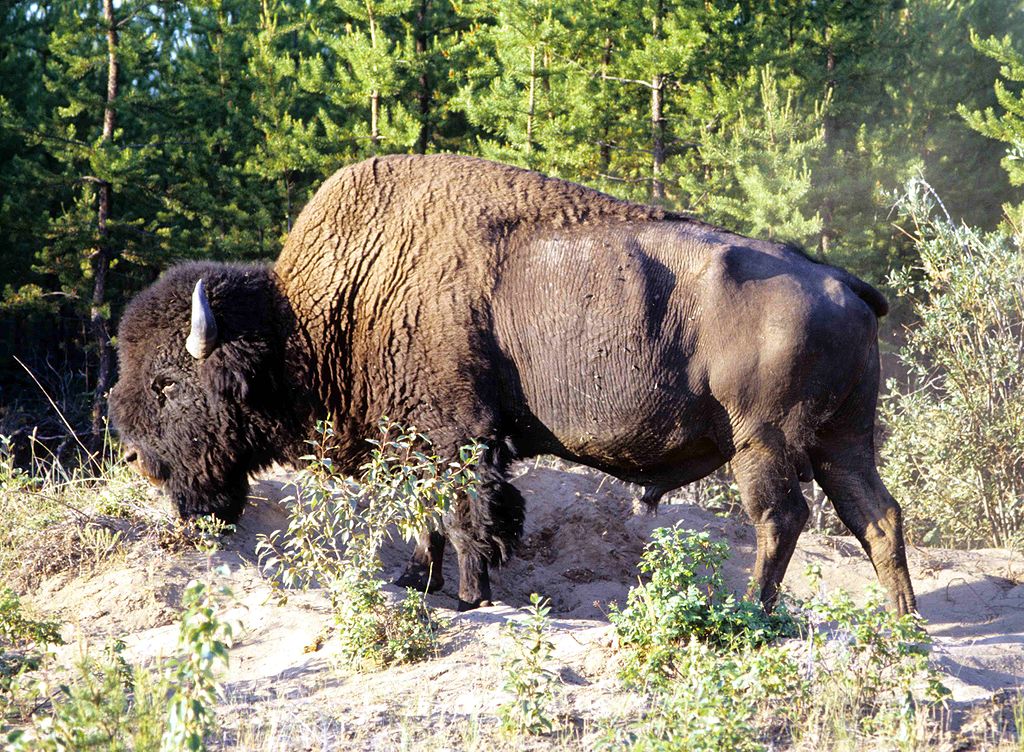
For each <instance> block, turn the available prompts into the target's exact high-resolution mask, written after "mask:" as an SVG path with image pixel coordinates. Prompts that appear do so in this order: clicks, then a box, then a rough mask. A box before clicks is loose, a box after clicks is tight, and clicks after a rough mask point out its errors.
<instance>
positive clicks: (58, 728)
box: [7, 581, 232, 752]
mask: <svg viewBox="0 0 1024 752" xmlns="http://www.w3.org/2000/svg"><path fill="white" fill-rule="evenodd" d="M230 596H231V593H230V591H229V590H227V588H224V587H213V586H211V585H209V584H206V583H202V582H197V581H193V582H190V583H189V584H188V586H187V587H186V589H185V593H184V596H183V599H182V613H181V617H180V631H179V636H178V649H179V650H178V656H177V657H175V658H173V659H171V660H169V661H167V662H165V663H164V664H163V665H162V666H157V667H155V668H139V667H133V666H131V665H129V663H128V662H127V661H126V660H125V658H124V656H123V650H124V644H123V643H121V642H115V643H113V644H112V645H110V646H109V647H108V648H107V649H106V650H105V651H104V653H103V655H102V656H101V657H100V658H94V657H92V656H90V655H88V654H85V655H83V656H82V657H81V658H80V659H79V660H78V661H77V663H76V665H75V667H74V671H73V676H72V677H71V678H70V679H69V680H65V681H62V682H61V683H60V684H59V685H58V686H57V688H56V691H55V692H54V691H53V688H52V687H51V683H50V681H49V679H48V677H47V676H46V675H45V672H44V675H43V676H41V677H38V678H37V679H36V681H35V682H34V683H32V684H31V685H30V686H29V688H28V689H29V691H31V692H32V693H33V698H34V704H35V705H36V707H37V709H39V708H44V707H46V706H47V705H50V707H49V712H47V713H45V714H40V715H36V716H35V717H33V718H32V719H31V723H30V724H29V726H28V727H27V728H23V729H18V730H16V731H13V732H11V733H10V734H8V737H7V741H8V743H9V745H10V747H9V749H10V750H11V752H29V751H30V750H31V751H32V752H37V751H38V752H65V751H67V750H75V751H76V752H77V751H78V750H103V751H104V752H108V751H110V752H122V751H123V752H129V750H131V751H133V752H157V751H158V750H159V752H185V750H201V749H205V746H204V739H205V737H206V736H207V735H208V734H209V732H210V731H211V730H212V728H213V725H214V719H215V713H216V702H217V695H218V693H219V691H220V686H219V682H218V680H217V672H218V671H219V669H220V668H222V667H223V666H225V665H226V664H227V651H228V648H229V647H230V644H231V635H232V627H231V625H230V624H228V623H226V622H224V621H223V620H222V619H221V618H220V617H219V616H218V611H219V610H220V608H221V607H222V606H223V603H224V600H225V599H226V598H229V597H230ZM44 668H45V667H44ZM51 702H52V705H51Z"/></svg>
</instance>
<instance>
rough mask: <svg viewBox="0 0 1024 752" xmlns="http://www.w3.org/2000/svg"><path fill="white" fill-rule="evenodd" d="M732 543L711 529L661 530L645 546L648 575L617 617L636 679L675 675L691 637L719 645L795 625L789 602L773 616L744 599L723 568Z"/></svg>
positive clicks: (757, 639) (760, 639) (755, 639)
mask: <svg viewBox="0 0 1024 752" xmlns="http://www.w3.org/2000/svg"><path fill="white" fill-rule="evenodd" d="M728 557H729V547H728V545H727V544H726V543H724V542H721V541H714V540H712V539H711V536H710V535H709V534H708V533H706V532H705V533H697V532H694V531H692V530H686V529H683V528H680V527H678V526H677V527H670V528H658V529H656V530H654V531H653V533H652V534H651V541H650V542H649V543H648V544H647V546H646V547H645V548H644V553H643V556H642V557H641V559H640V564H639V567H640V571H641V573H643V574H644V575H646V576H647V577H649V580H648V581H647V582H645V583H644V584H642V585H640V586H638V587H634V588H632V589H631V590H630V591H629V595H628V596H627V599H626V607H625V608H624V609H622V610H619V609H618V608H615V607H614V606H613V608H612V611H611V614H610V617H611V621H612V623H613V624H614V625H615V630H616V633H617V634H618V638H619V641H620V643H621V644H622V645H623V646H627V647H629V648H630V649H631V650H630V652H629V665H628V667H627V674H628V676H629V678H630V679H632V680H634V681H648V680H656V679H658V678H661V677H665V676H670V675H673V674H674V673H675V672H676V670H677V668H678V667H677V666H676V665H675V661H676V657H677V655H678V650H679V647H680V646H683V645H686V644H687V643H688V642H689V641H690V639H691V638H695V639H697V640H699V641H701V642H705V643H709V644H712V645H715V646H727V645H735V644H737V643H744V644H751V645H756V644H762V643H765V642H768V641H769V640H771V639H774V638H775V637H777V636H779V635H780V634H783V633H787V632H788V631H790V630H791V628H792V624H791V620H790V618H789V614H788V613H787V611H786V608H785V605H784V604H783V605H782V606H781V607H780V608H779V609H778V610H777V611H776V613H775V614H773V615H771V616H769V615H766V614H765V612H764V609H762V608H761V604H760V603H755V602H752V601H750V600H747V599H740V600H737V598H736V597H735V596H734V595H733V594H732V593H731V592H730V591H729V589H728V588H727V587H726V586H725V582H724V580H723V578H722V574H721V571H720V570H721V566H722V564H723V563H724V562H725V560H726V559H727V558H728Z"/></svg>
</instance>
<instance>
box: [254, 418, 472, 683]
mask: <svg viewBox="0 0 1024 752" xmlns="http://www.w3.org/2000/svg"><path fill="white" fill-rule="evenodd" d="M380 430H381V438H380V439H378V440H376V441H372V442H371V443H372V444H373V446H374V449H373V450H372V451H371V453H370V459H369V461H368V462H367V463H366V464H364V465H363V466H362V468H361V470H362V474H361V476H360V478H359V480H358V481H356V480H352V479H350V478H346V477H344V476H342V475H341V474H340V473H339V472H338V470H337V468H336V466H335V464H334V461H333V459H332V457H331V454H332V449H333V446H332V445H333V439H334V431H333V429H332V427H331V425H330V424H329V423H318V424H317V432H318V434H319V436H320V439H319V441H318V442H317V443H316V444H315V446H316V451H315V453H314V454H312V455H309V456H307V457H306V458H304V459H306V460H307V461H308V462H309V468H308V469H307V470H305V471H304V472H303V473H301V474H300V476H299V479H298V481H297V483H296V493H295V496H294V497H293V498H292V499H291V500H290V512H291V518H290V521H289V524H288V529H287V530H286V531H285V532H284V533H283V534H282V532H281V531H275V532H273V533H272V534H271V535H269V536H266V537H261V539H260V542H259V545H258V550H259V552H260V554H261V556H262V561H263V565H264V567H265V569H266V570H267V571H268V572H269V574H270V575H271V577H272V579H273V582H274V584H275V586H281V587H285V588H288V587H299V588H308V587H310V586H312V585H314V584H316V585H320V586H322V587H324V588H326V589H327V591H328V594H329V597H330V599H331V606H332V611H333V614H334V621H335V625H336V627H337V629H336V633H337V635H338V638H339V640H340V647H341V651H342V654H343V655H344V656H346V657H348V658H351V659H353V660H354V662H355V663H356V664H357V665H360V666H362V667H379V666H387V665H390V664H392V663H399V662H409V661H415V660H420V659H422V658H425V657H427V656H428V655H432V654H433V653H434V652H435V650H436V632H437V628H438V625H437V622H436V620H435V619H434V618H433V616H432V614H431V612H430V610H429V609H428V608H427V606H426V604H425V602H424V600H423V597H422V596H421V595H419V594H417V593H412V592H410V593H408V595H407V597H406V598H405V600H404V601H402V602H401V603H399V604H397V605H395V604H392V603H391V602H390V601H389V600H388V597H387V595H386V594H385V592H384V591H383V590H382V585H383V583H382V582H381V580H380V578H379V573H380V567H381V565H380V559H379V554H380V550H381V547H382V546H383V545H384V543H385V541H386V540H387V539H388V538H389V537H390V536H391V535H392V530H394V529H397V531H398V533H399V534H400V535H401V536H402V537H403V538H405V539H406V540H411V539H412V538H414V537H415V536H416V535H417V534H418V533H419V532H420V531H421V530H423V529H427V528H436V527H437V526H438V524H439V522H440V519H441V517H442V515H443V514H444V512H445V511H447V509H448V508H449V506H450V505H451V504H452V503H453V502H454V500H455V499H456V498H457V496H458V495H460V494H467V495H470V496H472V495H474V494H476V492H477V491H476V488H477V482H478V481H477V477H476V473H475V472H474V467H475V466H476V464H477V463H478V462H479V458H480V453H481V451H482V447H481V446H480V445H478V444H472V445H469V446H465V447H462V448H461V449H460V450H459V458H458V459H457V460H455V461H452V462H448V463H445V462H443V461H442V460H441V459H440V458H438V457H437V456H435V455H432V454H429V453H428V452H429V447H430V442H429V440H428V439H427V437H426V436H424V435H422V434H420V433H418V432H417V431H416V430H415V429H414V428H409V429H404V428H402V427H400V426H398V425H397V424H395V423H392V422H391V421H389V420H387V419H386V418H385V419H383V420H382V421H381V423H380ZM283 597H285V594H284V593H282V598H283Z"/></svg>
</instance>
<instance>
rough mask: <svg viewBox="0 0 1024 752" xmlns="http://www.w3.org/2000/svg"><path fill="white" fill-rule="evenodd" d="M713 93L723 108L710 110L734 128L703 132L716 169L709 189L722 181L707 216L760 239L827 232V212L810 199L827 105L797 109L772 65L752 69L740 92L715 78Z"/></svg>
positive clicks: (704, 152) (705, 152)
mask: <svg viewBox="0 0 1024 752" xmlns="http://www.w3.org/2000/svg"><path fill="white" fill-rule="evenodd" d="M712 91H713V92H714V95H713V96H712V100H713V101H715V102H716V103H718V105H719V109H718V110H717V111H715V110H713V111H712V112H710V113H709V115H710V116H711V117H712V118H718V119H720V120H722V121H723V122H728V123H729V125H728V126H726V127H720V128H718V129H711V128H705V129H704V130H703V131H702V134H701V146H700V154H701V159H702V160H703V162H704V164H705V165H707V167H709V168H710V170H711V172H710V174H709V177H710V178H711V179H710V180H708V181H707V183H708V184H707V190H708V191H709V192H710V191H716V183H718V184H719V185H721V188H720V189H717V191H716V192H714V193H710V195H709V196H708V199H707V208H706V210H705V212H704V213H705V214H706V215H707V216H708V217H709V218H711V219H712V220H713V221H716V222H720V223H722V224H724V225H726V226H728V227H734V228H736V229H737V230H740V231H742V232H746V233H749V234H752V235H755V236H758V237H769V238H777V239H783V240H790V241H799V242H801V243H805V242H807V241H808V240H810V239H812V237H813V236H816V235H817V234H818V233H819V232H820V231H821V216H820V215H819V214H818V212H817V207H816V206H814V202H813V201H812V200H811V199H813V194H812V184H811V167H812V165H814V164H816V162H817V160H818V159H819V158H820V156H821V153H822V151H823V149H824V129H823V120H824V113H825V109H826V107H827V102H817V103H814V106H813V109H812V108H804V107H801V106H799V104H801V103H798V100H797V99H796V97H795V95H794V93H793V91H792V90H788V91H787V90H784V89H783V87H782V86H781V84H780V83H779V80H778V77H777V74H776V72H775V70H774V68H773V67H772V66H771V65H768V66H765V67H764V68H761V69H754V70H751V71H750V73H749V74H748V75H746V76H744V77H743V78H741V79H740V80H739V81H738V82H737V86H736V91H730V90H729V88H728V87H726V86H724V85H723V84H721V83H720V82H717V81H715V82H713V86H712ZM750 92H756V96H755V97H753V101H752V102H749V100H748V99H747V97H746V96H744V95H745V94H748V93H750ZM722 104H724V105H726V106H725V107H721V105H722ZM730 121H731V122H730ZM715 178H717V180H716V179H715Z"/></svg>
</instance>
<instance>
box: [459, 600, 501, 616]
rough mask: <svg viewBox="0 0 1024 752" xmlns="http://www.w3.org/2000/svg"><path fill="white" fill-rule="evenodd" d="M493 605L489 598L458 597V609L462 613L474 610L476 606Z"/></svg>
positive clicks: (485, 606)
mask: <svg viewBox="0 0 1024 752" xmlns="http://www.w3.org/2000/svg"><path fill="white" fill-rule="evenodd" d="M493 605H494V604H493V603H491V602H490V601H489V600H480V601H464V600H462V598H459V606H458V611H459V613H462V612H463V611H475V610H476V609H478V608H487V607H488V606H493Z"/></svg>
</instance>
